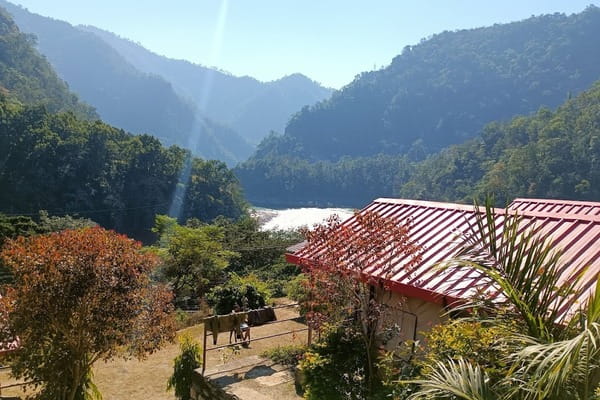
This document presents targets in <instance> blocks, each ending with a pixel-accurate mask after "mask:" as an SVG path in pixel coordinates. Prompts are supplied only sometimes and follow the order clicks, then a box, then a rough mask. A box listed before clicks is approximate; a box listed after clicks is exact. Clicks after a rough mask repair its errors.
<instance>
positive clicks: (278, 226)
mask: <svg viewBox="0 0 600 400" xmlns="http://www.w3.org/2000/svg"><path fill="white" fill-rule="evenodd" d="M252 214H253V215H255V216H256V217H258V220H259V222H260V225H261V229H262V230H265V231H268V230H290V229H298V228H300V227H301V226H308V227H312V226H313V225H314V224H319V223H322V222H323V221H325V220H326V219H327V218H328V217H329V216H330V215H332V214H337V215H338V216H339V217H340V219H341V220H342V221H343V220H345V219H347V218H349V217H351V216H352V214H353V210H352V209H349V208H288V209H285V210H275V209H271V208H256V209H255V210H254V212H253V213H252Z"/></svg>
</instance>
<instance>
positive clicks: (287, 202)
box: [235, 154, 412, 207]
mask: <svg viewBox="0 0 600 400" xmlns="http://www.w3.org/2000/svg"><path fill="white" fill-rule="evenodd" d="M411 166H412V164H411V163H410V162H409V161H408V160H407V159H406V157H397V156H389V155H384V154H380V155H378V156H375V157H359V158H350V157H345V158H342V159H340V160H339V161H337V162H331V161H317V162H313V163H311V162H309V161H307V160H304V159H301V158H298V157H268V158H258V159H251V160H249V161H247V162H246V163H245V164H244V166H243V168H239V169H236V170H235V172H236V175H237V176H238V178H239V179H240V181H242V182H246V191H247V193H248V195H249V196H250V198H251V199H252V202H254V203H256V204H267V205H269V206H272V207H289V206H293V205H297V204H302V205H313V206H336V207H361V206H364V205H365V204H367V203H369V202H370V201H371V200H373V199H374V198H377V197H392V196H394V195H395V192H394V188H396V187H399V185H401V184H402V182H404V181H405V180H406V179H407V174H408V172H409V171H410V169H411Z"/></svg>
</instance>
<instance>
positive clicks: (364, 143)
mask: <svg viewBox="0 0 600 400" xmlns="http://www.w3.org/2000/svg"><path fill="white" fill-rule="evenodd" d="M598 37H600V9H599V8H597V7H594V6H590V7H588V8H587V9H586V10H585V11H584V12H582V13H580V14H574V15H571V16H565V15H563V14H554V15H545V16H540V17H532V18H529V19H527V20H524V21H520V22H514V23H509V24H498V25H494V26H491V27H486V28H478V29H469V30H460V31H455V32H444V33H441V34H438V35H434V36H433V37H431V38H430V39H427V40H423V41H421V43H419V44H417V45H415V46H407V47H406V48H405V49H404V50H403V52H402V54H401V55H399V56H397V57H396V58H394V60H393V61H392V63H391V64H390V65H389V66H388V67H387V68H384V69H381V70H378V71H371V72H365V73H363V74H361V75H359V76H358V77H357V79H355V81H354V82H352V83H351V84H349V85H348V86H346V87H345V88H343V89H342V90H340V91H338V92H336V93H334V95H333V96H332V97H331V99H330V100H328V101H324V102H321V103H319V104H317V105H315V106H313V107H310V108H307V109H304V110H302V112H300V113H299V114H297V115H296V116H295V117H294V118H293V119H292V120H291V121H290V123H289V125H288V126H287V128H286V131H285V138H282V139H281V140H280V141H278V142H274V143H272V144H271V146H269V148H266V149H263V152H259V153H257V156H258V157H261V156H264V155H265V154H268V153H269V152H274V153H276V154H280V155H281V154H288V155H296V156H300V157H303V158H307V159H311V160H337V159H339V158H340V157H342V156H369V155H374V154H377V153H387V154H398V153H408V152H413V153H415V154H419V153H421V154H423V153H425V154H427V153H431V152H436V151H439V150H440V149H442V148H444V147H446V146H448V145H451V144H455V143H461V142H462V141H464V140H466V139H468V138H471V137H474V136H475V135H476V134H477V133H478V131H479V130H480V129H481V128H482V127H483V125H484V124H485V123H487V122H490V121H493V120H501V119H507V118H510V117H512V116H514V115H517V114H527V113H530V112H533V111H535V110H537V109H538V108H539V107H540V106H542V105H543V106H548V107H556V106H558V105H559V104H561V103H562V102H563V101H564V100H565V99H566V98H567V96H568V95H569V93H573V94H577V93H579V92H581V91H582V90H585V89H586V88H588V87H590V85H591V84H592V83H593V82H594V81H595V80H597V79H598V78H600V46H598V45H597V38H598Z"/></svg>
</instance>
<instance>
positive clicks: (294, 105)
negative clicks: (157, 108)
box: [80, 26, 333, 144]
mask: <svg viewBox="0 0 600 400" xmlns="http://www.w3.org/2000/svg"><path fill="white" fill-rule="evenodd" d="M80 28H81V29H83V30H86V31H89V32H93V33H94V34H96V35H98V36H99V37H100V38H102V39H103V40H104V41H106V43H108V44H109V45H110V46H112V47H113V48H114V49H115V50H117V52H119V54H121V56H123V57H124V58H125V59H126V60H127V61H128V62H129V63H131V64H132V65H133V66H135V67H136V68H137V69H139V70H140V71H143V72H146V73H150V74H155V75H158V76H161V77H163V78H164V79H166V80H167V81H169V82H170V83H171V84H172V85H173V88H174V89H175V91H177V93H179V94H180V95H182V96H184V97H186V98H188V99H191V100H193V101H194V102H195V103H196V104H198V106H199V107H200V109H201V110H202V112H204V113H205V115H206V116H208V117H209V118H211V119H213V120H215V121H220V122H223V123H225V124H227V125H229V126H230V127H232V128H233V129H234V130H235V131H237V132H238V133H239V134H240V135H241V136H243V137H244V138H245V139H246V140H248V141H249V142H250V143H254V144H257V143H258V142H260V140H261V139H263V138H264V137H265V136H267V134H268V133H269V132H270V131H276V132H280V133H281V132H283V131H284V129H285V126H286V124H287V122H288V121H289V119H290V117H291V116H292V115H293V114H294V113H296V112H298V111H300V109H301V108H302V107H304V106H309V105H312V104H315V103H317V102H318V101H321V100H324V99H326V98H328V97H329V96H330V95H331V93H332V92H333V90H332V89H329V88H325V87H323V86H321V85H319V84H318V83H316V82H314V81H312V80H311V79H309V78H307V77H306V76H304V75H302V74H292V75H288V76H285V77H283V78H281V79H278V80H275V81H272V82H266V83H265V82H260V81H258V80H256V79H254V78H251V77H248V76H242V77H237V76H233V75H231V74H228V73H225V72H222V71H219V70H215V69H213V68H207V67H204V66H202V65H198V64H193V63H191V62H189V61H185V60H175V59H170V58H167V57H164V56H161V55H158V54H155V53H153V52H151V51H149V50H147V49H146V48H144V47H142V46H141V45H140V44H137V43H135V42H133V41H131V40H128V39H124V38H121V37H119V36H118V35H115V34H114V33H111V32H108V31H106V30H103V29H99V28H97V27H94V26H80ZM207 87H209V93H207V92H206V88H207Z"/></svg>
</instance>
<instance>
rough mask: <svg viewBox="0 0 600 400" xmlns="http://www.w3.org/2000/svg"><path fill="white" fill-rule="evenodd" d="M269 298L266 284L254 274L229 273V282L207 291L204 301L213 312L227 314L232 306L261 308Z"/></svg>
mask: <svg viewBox="0 0 600 400" xmlns="http://www.w3.org/2000/svg"><path fill="white" fill-rule="evenodd" d="M269 299H270V292H269V290H268V287H267V284H266V283H264V282H262V281H260V280H259V279H258V278H256V276H254V275H248V276H246V277H240V276H238V275H237V274H231V277H230V280H229V282H227V283H226V284H225V285H222V286H217V287H215V288H213V289H212V290H211V291H210V292H208V294H207V296H206V301H207V303H208V305H210V306H211V307H212V308H213V311H214V313H215V314H229V313H230V312H231V311H232V310H233V308H234V306H236V305H237V306H239V307H247V308H249V309H256V308H261V307H264V306H265V305H266V302H267V301H268V300H269Z"/></svg>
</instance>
